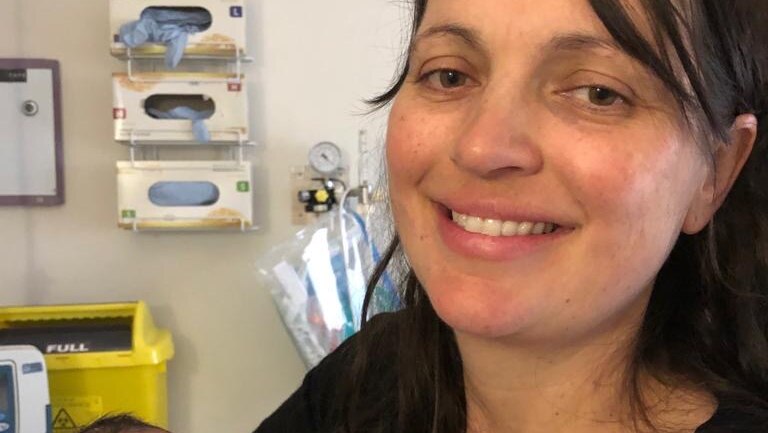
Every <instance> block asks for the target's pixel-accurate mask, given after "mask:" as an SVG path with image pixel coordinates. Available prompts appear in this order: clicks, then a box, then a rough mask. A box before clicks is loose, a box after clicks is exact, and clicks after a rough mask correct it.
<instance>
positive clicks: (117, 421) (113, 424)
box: [79, 414, 166, 433]
mask: <svg viewBox="0 0 768 433" xmlns="http://www.w3.org/2000/svg"><path fill="white" fill-rule="evenodd" d="M150 429H152V430H157V431H166V430H165V429H162V428H160V427H157V426H154V425H152V424H148V423H146V422H144V421H142V420H140V419H139V418H136V417H135V416H132V415H129V414H117V415H105V416H103V417H101V418H99V419H97V420H96V421H94V422H92V423H91V424H89V425H87V426H85V427H83V428H82V429H81V430H80V431H79V433H131V432H135V431H137V430H150Z"/></svg>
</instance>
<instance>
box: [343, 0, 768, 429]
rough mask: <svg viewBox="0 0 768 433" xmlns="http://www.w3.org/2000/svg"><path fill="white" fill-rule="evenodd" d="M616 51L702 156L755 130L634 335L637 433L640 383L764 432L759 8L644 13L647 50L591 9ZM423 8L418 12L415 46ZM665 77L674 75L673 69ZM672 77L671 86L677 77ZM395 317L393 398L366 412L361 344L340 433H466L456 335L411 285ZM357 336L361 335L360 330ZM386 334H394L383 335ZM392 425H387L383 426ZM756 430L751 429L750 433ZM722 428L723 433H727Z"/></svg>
mask: <svg viewBox="0 0 768 433" xmlns="http://www.w3.org/2000/svg"><path fill="white" fill-rule="evenodd" d="M589 3H590V5H591V6H592V9H593V10H594V12H595V13H596V14H597V16H598V17H599V19H600V20H601V21H602V23H603V25H604V26H605V27H606V28H607V30H608V31H609V32H610V34H611V35H612V37H613V38H614V39H615V40H616V42H617V43H618V44H619V45H620V46H621V47H622V48H623V49H624V50H625V51H626V53H628V54H629V55H630V56H632V57H633V58H635V59H637V60H638V61H639V62H641V63H642V64H644V65H645V66H646V67H647V68H648V69H649V70H650V71H651V72H652V73H654V74H655V75H656V76H657V77H658V78H659V79H660V80H661V81H662V82H664V84H665V85H666V87H667V89H668V90H669V91H670V92H671V93H672V95H674V97H675V99H676V100H677V102H678V104H679V107H680V110H681V113H683V114H684V115H685V117H686V119H688V122H689V124H690V125H691V126H692V127H693V128H692V130H694V131H699V132H701V138H700V140H699V141H700V142H701V145H702V148H703V149H704V150H706V151H707V152H709V153H710V154H711V153H712V152H713V149H714V147H713V145H714V144H715V143H717V142H720V141H724V140H727V139H728V137H729V128H730V125H731V124H732V122H733V121H734V119H735V117H736V116H737V115H739V114H744V113H752V114H754V115H755V116H756V117H757V119H758V122H759V123H758V125H759V126H758V133H757V140H756V142H755V145H754V149H753V151H752V154H751V155H750V157H749V160H748V161H747V163H746V166H745V167H744V169H743V171H742V173H741V175H740V176H739V178H738V179H737V180H736V182H735V184H734V186H733V189H732V190H731V192H730V194H729V195H728V197H727V199H726V200H725V202H724V203H723V205H722V207H721V208H720V210H719V211H718V212H717V214H716V215H715V217H714V218H713V220H712V221H711V222H710V223H709V225H708V227H707V228H706V229H705V230H703V231H702V232H700V233H698V234H696V235H692V236H689V235H681V236H680V238H679V239H678V241H677V243H676V245H675V247H674V248H673V250H672V252H671V254H670V257H669V258H668V259H667V261H666V262H665V264H664V265H663V267H662V268H661V270H660V271H659V274H658V277H657V280H656V285H655V287H654V290H653V293H652V296H651V299H650V302H649V305H648V307H647V311H646V314H645V317H644V321H643V323H642V326H641V329H640V331H639V333H638V335H637V340H636V344H635V351H634V357H633V359H632V363H631V369H630V371H629V373H628V375H627V393H628V396H629V397H630V401H631V402H632V403H633V409H634V413H635V414H636V418H637V419H636V420H635V422H636V426H637V422H643V423H645V424H646V425H647V426H650V427H652V428H653V427H654V425H653V422H652V420H650V419H649V418H648V416H647V414H646V408H645V406H644V403H643V400H642V397H641V394H640V389H639V383H638V381H639V374H640V372H641V371H643V372H650V373H651V374H654V375H656V376H658V378H659V379H661V380H663V378H669V377H675V378H679V379H680V380H683V381H685V382H687V383H691V384H696V385H698V386H701V387H703V388H704V389H706V390H708V391H709V392H711V393H712V394H713V395H715V396H716V397H717V398H718V400H719V401H720V402H721V403H722V402H724V401H728V402H731V403H732V404H735V405H736V406H737V407H738V408H739V411H740V412H742V413H749V414H751V415H753V417H752V418H750V419H752V420H754V422H756V423H762V424H759V425H762V426H763V427H765V425H768V337H767V336H768V166H766V162H768V161H766V159H767V158H768V116H767V114H768V113H767V112H766V108H768V87H767V84H768V83H767V82H766V79H768V75H766V73H768V70H767V69H768V34H766V33H765V31H763V30H761V28H763V27H766V25H765V23H767V22H768V2H766V1H765V0H684V1H682V0H681V1H677V0H640V3H641V5H642V7H643V11H644V12H645V14H646V16H647V18H648V21H649V22H650V23H651V26H652V29H653V35H652V38H651V39H650V40H647V39H645V38H644V37H643V36H642V35H641V33H640V31H639V30H638V28H637V26H636V24H635V22H634V21H633V20H632V18H631V17H630V14H629V13H628V10H627V9H626V8H625V6H624V4H623V3H622V1H620V0H589ZM426 8H427V0H416V1H414V9H413V27H412V29H413V30H412V32H413V34H415V32H416V31H417V30H418V28H419V26H420V24H421V21H422V19H423V16H424V13H425V10H426ZM673 65H679V69H676V68H675V66H673ZM408 67H409V65H408V62H407V60H406V61H405V62H404V67H403V70H402V71H401V73H400V75H399V77H398V79H397V80H396V81H395V83H394V84H393V86H392V87H391V88H390V89H389V90H388V91H386V92H385V93H383V94H382V95H380V96H378V97H376V98H374V99H373V100H371V101H370V102H371V103H372V104H373V105H374V106H376V107H381V106H384V105H386V104H387V103H388V102H390V101H391V100H392V99H393V98H394V97H395V95H396V94H397V92H398V91H399V89H400V87H401V86H402V84H403V83H404V81H405V77H406V75H407V72H408ZM676 71H679V72H676ZM398 254H402V251H400V248H399V241H398V239H397V237H395V239H394V240H393V242H392V244H391V245H390V247H389V249H388V251H387V254H386V255H385V257H384V260H383V261H382V262H381V263H380V264H379V267H378V268H377V269H376V272H375V273H374V276H373V278H372V280H371V281H370V283H369V285H368V293H367V294H366V295H367V296H366V301H365V304H364V309H363V317H367V310H368V304H369V301H370V299H371V297H372V295H373V291H374V290H375V288H376V284H377V281H378V279H379V278H380V276H381V275H382V273H383V272H385V270H386V268H387V265H388V263H389V262H390V261H391V260H392V259H393V257H397V256H398ZM402 294H403V297H402V299H403V307H404V309H403V311H402V312H400V313H398V326H399V331H398V340H397V341H398V343H397V350H396V358H397V361H396V366H397V367H396V376H397V380H396V381H395V383H394V384H392V387H393V390H392V392H391V393H388V394H386V395H381V396H380V398H379V399H377V400H376V401H372V400H371V399H370V398H366V395H365V393H366V392H367V390H369V389H370V386H369V385H366V384H367V382H370V381H375V380H376V379H377V376H376V375H375V374H372V372H375V371H377V370H378V369H380V368H381V365H383V364H384V363H390V362H392V360H391V359H381V360H379V359H377V357H376V351H375V346H376V342H377V341H380V340H381V335H377V333H380V332H386V331H384V330H378V329H371V328H375V327H368V331H367V332H363V333H361V337H360V339H359V341H358V344H357V347H356V353H355V358H354V362H353V363H352V366H351V374H350V375H349V377H348V379H349V380H348V381H347V382H346V383H345V385H344V386H343V387H342V388H341V389H342V391H341V392H342V397H343V398H344V399H345V403H344V408H343V410H341V412H342V423H343V426H342V431H345V432H349V433H358V432H362V431H366V432H381V431H387V429H388V428H389V425H388V424H389V423H388V422H387V421H386V418H382V415H383V414H384V413H387V412H384V413H383V412H382V411H385V410H392V411H394V413H396V414H397V422H396V428H397V431H399V432H403V433H406V432H407V433H427V432H439V433H464V432H465V431H466V427H467V419H466V397H465V390H464V384H463V374H462V364H461V358H460V357H459V354H458V348H457V346H456V342H455V340H454V337H453V333H452V331H451V330H450V328H449V327H448V326H447V325H445V324H444V323H443V322H442V321H441V320H440V319H439V318H438V316H437V314H436V313H435V311H434V310H433V309H432V306H431V304H430V302H429V299H428V298H427V295H426V293H425V291H424V289H423V287H422V286H421V284H420V282H419V281H418V279H417V278H416V276H415V275H414V273H413V271H409V272H408V274H407V277H406V278H405V281H404V284H403V287H402ZM364 329H365V327H364ZM388 332H393V331H392V330H388ZM387 414H389V413H387ZM756 427H757V425H756ZM730 431H731V428H730V427H725V429H724V430H723V433H725V432H730Z"/></svg>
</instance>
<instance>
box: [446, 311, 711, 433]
mask: <svg viewBox="0 0 768 433" xmlns="http://www.w3.org/2000/svg"><path fill="white" fill-rule="evenodd" d="M639 317H642V316H639ZM624 322H625V323H622V324H621V325H620V326H616V327H612V328H610V329H611V330H610V331H607V332H596V333H592V334H589V335H583V336H580V337H579V338H575V339H571V340H569V341H552V342H549V343H546V344H535V345H533V344H528V343H521V342H520V341H515V339H514V338H507V339H496V338H494V339H490V338H484V337H478V336H473V335H468V334H462V333H461V332H456V340H457V343H458V346H459V350H460V352H461V356H462V361H463V368H464V383H465V388H466V393H467V406H468V407H467V414H468V425H469V430H468V431H469V433H497V432H498V433H501V432H503V433H539V432H541V433H544V432H546V433H581V432H585V433H586V432H589V433H601V432H610V433H619V432H621V433H625V432H635V431H638V430H636V429H635V428H634V425H635V424H634V423H633V420H634V419H636V415H637V413H635V412H633V410H632V405H631V402H632V399H631V398H630V393H631V390H632V381H631V380H629V379H631V377H632V376H631V375H630V374H631V372H632V368H631V367H632V359H633V356H634V353H633V348H634V345H633V344H632V343H633V341H634V340H635V336H636V333H637V329H638V328H639V320H637V321H633V320H626V321H624ZM638 386H639V391H640V393H641V395H642V399H643V403H641V404H645V405H646V407H648V415H649V417H650V418H651V420H652V421H653V422H654V423H656V424H657V425H659V426H664V427H666V428H669V429H670V431H675V432H693V431H695V429H696V427H698V426H699V425H701V424H702V423H704V422H705V421H706V420H707V419H708V418H709V417H710V416H711V414H712V412H713V411H714V408H715V406H716V403H715V401H714V399H712V398H711V397H710V396H709V394H708V393H706V392H702V391H700V390H694V389H692V388H691V387H681V386H677V387H675V386H668V385H662V384H661V383H660V382H659V381H657V380H655V379H654V378H653V377H652V376H651V375H649V374H643V373H642V372H641V373H639V376H638ZM638 426H639V427H642V426H643V423H642V422H640V423H639V424H638ZM645 430H646V429H645V428H640V429H639V431H645ZM664 431H666V430H664Z"/></svg>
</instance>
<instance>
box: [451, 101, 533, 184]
mask: <svg viewBox="0 0 768 433" xmlns="http://www.w3.org/2000/svg"><path fill="white" fill-rule="evenodd" d="M500 99H502V98H500ZM532 117H533V116H532V114H531V112H530V111H528V110H526V109H525V106H524V104H522V103H521V104H516V103H513V102H511V101H509V99H506V100H502V101H499V102H494V101H491V100H486V101H484V102H483V103H481V104H480V105H479V106H478V107H477V108H476V110H475V111H474V113H473V114H472V115H471V116H469V117H468V118H467V119H466V122H465V125H464V128H462V129H461V131H462V132H461V133H460V134H459V136H458V137H456V140H455V142H454V145H453V149H452V152H451V160H452V161H453V162H454V163H455V164H456V165H457V166H458V167H459V168H460V169H462V170H465V171H468V172H471V173H473V174H474V175H476V176H480V177H484V178H490V177H498V176H501V175H504V174H511V173H514V174H518V175H526V174H528V175H530V174H534V173H537V172H538V171H539V170H541V167H542V164H543V160H542V154H541V149H540V148H539V146H538V142H537V141H536V139H535V137H534V135H535V134H534V129H535V127H536V126H535V125H534V124H533V123H532V121H533V118H532Z"/></svg>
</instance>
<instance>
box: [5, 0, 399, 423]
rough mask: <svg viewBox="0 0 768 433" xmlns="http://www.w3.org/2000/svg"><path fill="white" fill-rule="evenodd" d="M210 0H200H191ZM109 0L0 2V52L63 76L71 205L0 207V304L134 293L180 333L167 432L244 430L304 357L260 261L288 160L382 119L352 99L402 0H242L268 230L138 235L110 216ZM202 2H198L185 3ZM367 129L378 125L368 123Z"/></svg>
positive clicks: (379, 85) (273, 229)
mask: <svg viewBox="0 0 768 433" xmlns="http://www.w3.org/2000/svg"><path fill="white" fill-rule="evenodd" d="M200 1H204V0H200ZM108 3H109V2H108V1H107V0H0V57H40V58H53V59H58V60H60V62H61V68H62V84H63V110H64V113H63V120H64V124H63V126H64V159H65V178H66V181H65V182H66V204H65V205H63V206H60V207H55V208H48V209H45V208H21V207H5V208H0V240H2V244H1V245H0V275H1V276H2V277H1V279H0V281H1V283H0V287H1V288H2V290H1V291H0V304H2V305H11V304H40V303H78V302H103V301H118V300H132V299H143V300H146V301H147V302H148V303H149V305H150V307H151V309H152V312H153V314H154V316H155V319H156V321H157V322H158V324H159V325H160V326H162V327H165V328H168V329H170V330H171V331H172V332H173V335H174V339H175V343H176V349H177V351H176V357H175V358H174V359H173V360H172V361H171V362H170V364H169V387H170V418H171V429H172V430H173V431H175V432H179V433H208V432H219V431H220V432H225V431H226V432H238V431H240V432H248V431H251V430H252V429H253V428H254V427H255V426H256V425H257V424H258V423H259V422H260V420H261V419H263V418H264V417H265V416H266V415H268V414H269V413H270V412H271V411H272V410H273V409H274V408H275V407H276V406H277V405H278V404H279V403H280V402H281V401H282V400H283V399H284V398H285V397H287V396H288V394H289V393H290V392H291V391H292V390H293V389H294V388H295V387H296V386H297V385H298V384H299V382H300V380H301V377H302V375H303V373H304V367H303V365H302V363H301V361H300V360H299V358H298V355H297V353H296V350H295V348H294V347H293V345H292V342H291V341H290V339H289V337H288V334H287V333H286V331H285V329H284V328H283V326H282V324H281V322H280V320H279V317H278V315H277V313H276V311H275V308H274V307H273V304H272V301H271V298H270V296H269V294H268V293H267V292H266V290H265V289H264V288H263V287H259V286H258V284H257V282H256V279H255V278H254V272H253V270H252V262H253V260H254V259H255V258H256V257H257V256H259V255H260V254H262V253H263V252H264V251H265V249H267V248H268V247H269V246H270V245H272V244H274V243H275V242H277V241H279V240H281V239H284V238H286V237H287V236H288V235H289V234H291V233H292V231H293V230H294V227H292V226H290V225H289V222H288V221H289V219H290V216H289V215H290V204H291V200H292V197H291V195H290V194H289V193H288V190H289V182H288V179H289V177H288V171H289V167H290V166H292V165H296V164H302V163H303V162H304V159H305V155H306V151H307V149H308V147H309V145H311V144H312V143H315V142H318V141H322V140H331V141H335V142H336V143H338V144H340V145H342V146H343V147H344V148H345V149H346V151H347V153H348V155H352V156H354V155H355V150H356V146H357V131H358V129H360V128H361V127H368V128H372V132H373V136H372V137H371V138H372V139H373V138H378V135H379V133H380V131H379V129H380V126H376V125H379V124H378V123H376V121H375V120H371V118H366V117H362V116H359V115H358V114H357V113H360V112H361V111H362V110H363V109H364V108H365V107H364V105H363V104H362V103H361V102H360V101H361V100H362V99H363V98H365V97H369V96H371V95H373V94H375V93H376V92H378V91H381V90H383V89H384V88H385V87H386V85H387V84H388V82H389V81H390V79H391V77H392V74H393V73H394V70H395V64H396V62H397V56H398V55H399V52H400V49H401V44H402V38H401V32H402V29H403V28H404V26H405V25H406V22H407V16H408V15H407V10H406V9H405V6H404V5H403V2H401V1H393V0H326V1H317V0H288V1H286V0H265V1H257V0H247V8H248V9H247V19H248V27H249V30H248V31H249V41H248V43H249V51H250V53H251V54H252V55H253V56H254V57H255V58H256V62H255V63H254V64H252V65H250V66H248V69H247V72H248V73H249V78H248V79H249V82H250V85H251V94H250V96H251V123H252V127H253V130H254V131H255V133H254V134H253V135H254V137H253V138H255V139H256V140H258V141H259V142H262V143H264V145H265V147H264V150H263V151H262V152H261V153H257V154H254V160H255V161H256V162H259V163H260V164H261V167H262V168H261V170H262V181H263V183H262V184H261V185H259V186H257V187H256V188H257V193H258V194H259V195H260V196H263V197H265V199H264V200H263V202H262V207H263V211H262V215H263V221H262V223H263V226H264V228H263V230H262V231H260V232H257V233H246V234H241V233H194V234H190V233H154V234H147V233H142V234H134V233H131V232H128V231H122V230H119V229H118V228H116V199H115V190H116V187H115V168H114V164H115V161H116V160H119V159H125V158H126V156H127V150H126V149H125V148H123V147H121V146H120V145H118V144H116V143H114V142H113V141H112V138H111V137H112V121H111V105H112V95H111V85H110V73H111V72H112V71H119V70H122V69H123V67H124V65H123V64H122V63H121V62H119V61H117V60H114V59H113V58H111V57H110V55H109V28H108V14H109V10H108ZM190 3H195V1H190ZM372 125H373V126H372Z"/></svg>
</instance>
